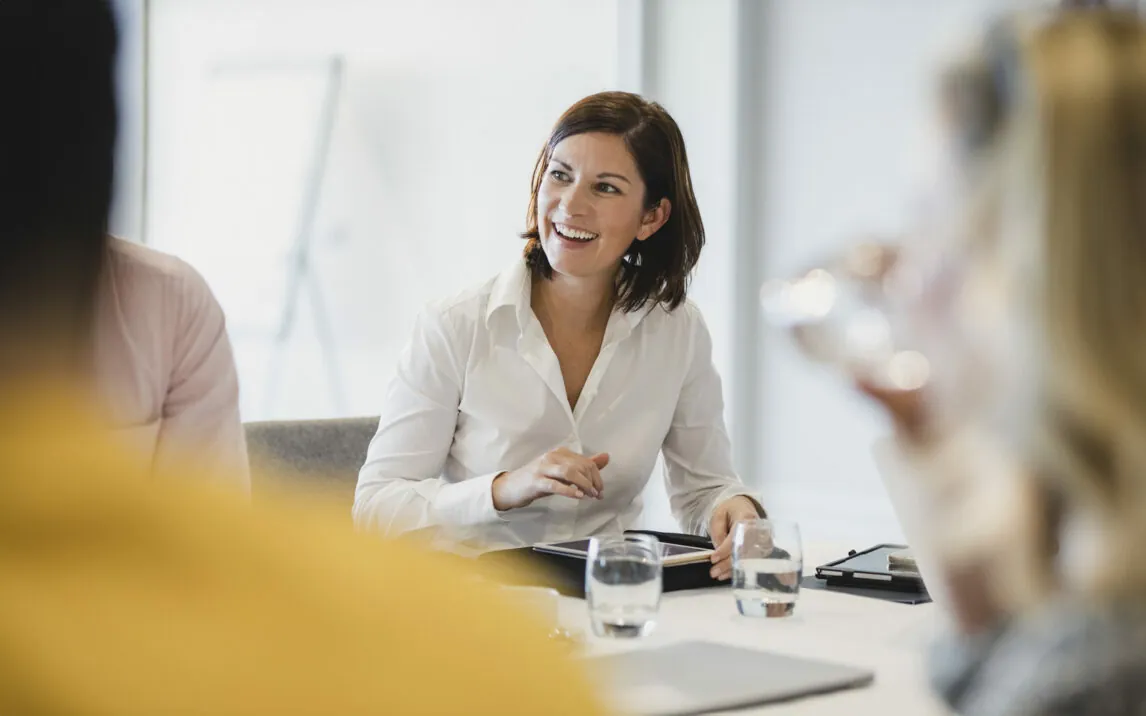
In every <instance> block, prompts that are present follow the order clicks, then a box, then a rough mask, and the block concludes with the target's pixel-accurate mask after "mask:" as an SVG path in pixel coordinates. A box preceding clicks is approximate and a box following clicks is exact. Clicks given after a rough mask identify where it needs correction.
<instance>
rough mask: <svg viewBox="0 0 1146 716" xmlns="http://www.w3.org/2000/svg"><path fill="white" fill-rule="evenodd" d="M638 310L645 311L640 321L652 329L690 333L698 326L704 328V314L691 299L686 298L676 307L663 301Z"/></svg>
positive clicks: (683, 333) (682, 333)
mask: <svg viewBox="0 0 1146 716" xmlns="http://www.w3.org/2000/svg"><path fill="white" fill-rule="evenodd" d="M639 310H642V311H645V312H646V315H645V317H644V320H643V321H642V323H645V324H647V326H648V328H650V329H653V330H658V331H670V332H673V333H679V334H681V335H691V334H692V333H694V332H695V331H696V330H697V329H698V328H705V322H704V315H703V314H702V313H701V311H700V307H699V306H697V305H696V303H694V302H693V301H692V299H687V298H686V299H685V300H684V301H682V302H681V303H680V305H679V306H677V307H676V308H671V309H670V308H668V307H667V306H665V305H664V304H663V303H657V304H655V305H653V306H652V307H651V308H649V307H646V308H642V309H639Z"/></svg>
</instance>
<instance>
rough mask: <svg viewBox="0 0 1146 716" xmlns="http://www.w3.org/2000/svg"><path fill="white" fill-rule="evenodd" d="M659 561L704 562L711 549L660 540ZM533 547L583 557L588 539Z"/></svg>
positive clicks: (671, 562) (586, 552) (710, 554)
mask: <svg viewBox="0 0 1146 716" xmlns="http://www.w3.org/2000/svg"><path fill="white" fill-rule="evenodd" d="M660 545H661V562H662V564H664V566H666V567H671V566H673V565H677V564H692V563H694V562H705V561H707V560H708V559H709V558H710V557H711V556H712V552H713V550H711V549H704V548H701V547H689V546H687V545H681V544H670V543H668V542H661V543H660ZM533 549H534V550H536V551H538V552H549V553H550V554H566V555H570V556H572V557H581V558H582V559H585V558H587V557H588V556H589V540H587V539H582V540H575V541H572V542H555V543H550V544H538V545H534V546H533Z"/></svg>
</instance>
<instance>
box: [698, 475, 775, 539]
mask: <svg viewBox="0 0 1146 716" xmlns="http://www.w3.org/2000/svg"><path fill="white" fill-rule="evenodd" d="M733 497H747V498H748V499H749V500H752V502H753V504H755V505H756V512H757V513H758V514H759V515H760V516H761V517H767V516H768V512H767V511H766V510H765V509H764V502H763V499H762V498H761V496H760V495H758V494H756V493H754V492H752V491H750V490H747V489H745V487H744V485H732V486H729V487H726V488H724V489H723V490H721V491H720V492H718V493H717V494H716V497H714V498H713V500H712V501H711V502H710V503H708V509H707V510H705V513H704V533H705V534H708V526H709V525H710V524H712V513H713V512H716V508H717V507H719V506H720V505H721V504H723V503H725V502H727V501H728V500H731V499H732V498H733Z"/></svg>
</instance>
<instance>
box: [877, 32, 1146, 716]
mask: <svg viewBox="0 0 1146 716" xmlns="http://www.w3.org/2000/svg"><path fill="white" fill-rule="evenodd" d="M942 87H943V92H942V94H943V98H944V102H943V105H942V106H943V110H944V113H943V114H944V118H945V120H946V126H947V132H946V138H947V139H948V140H949V141H950V146H951V148H952V150H953V151H952V152H951V154H950V156H951V157H952V159H953V161H952V167H951V171H950V175H949V176H948V177H947V178H948V180H949V181H948V183H947V184H945V185H944V187H945V188H944V192H946V194H947V197H946V198H947V199H949V200H950V201H951V202H952V203H953V204H955V205H956V207H957V210H956V212H955V217H956V220H957V221H956V226H957V234H958V236H959V237H960V238H961V240H957V241H954V242H951V245H950V246H948V247H947V248H948V250H950V251H951V252H952V253H951V257H956V256H957V257H958V259H955V258H951V260H949V261H948V262H947V264H946V265H947V274H946V275H947V279H948V280H946V281H945V280H943V279H942V275H943V274H942V272H941V273H940V274H938V275H937V280H935V281H933V282H932V283H931V284H930V285H929V287H928V288H926V289H925V292H926V293H925V298H926V300H924V301H923V302H921V303H920V306H925V307H927V308H928V309H929V311H930V314H929V315H930V321H931V326H932V329H934V332H935V333H936V334H939V333H942V334H944V335H946V336H947V337H948V338H949V339H950V338H951V337H954V341H950V340H949V342H948V343H947V344H946V346H947V350H936V349H935V346H931V348H932V352H931V353H930V354H929V357H931V358H935V359H938V360H935V361H933V363H934V364H935V365H936V366H937V367H941V368H945V370H937V371H936V372H935V374H934V375H933V378H932V380H931V381H930V382H928V383H927V384H925V385H924V387H923V388H921V389H920V390H918V391H913V392H897V391H894V390H888V389H886V388H880V387H876V386H875V385H865V386H864V387H865V389H866V390H867V392H868V393H869V394H870V395H872V396H873V397H875V398H877V399H878V400H880V401H881V402H882V403H883V404H884V406H885V407H886V408H888V410H889V411H890V413H891V415H892V417H893V418H894V421H895V423H896V425H897V433H898V438H897V441H896V442H897V446H896V447H897V450H896V452H897V453H898V455H897V457H898V459H899V460H901V461H902V462H903V463H906V465H907V467H908V468H909V470H908V471H907V472H906V474H904V475H902V476H901V477H900V479H901V480H904V479H906V478H912V479H910V480H907V483H908V485H909V486H910V487H912V488H913V489H914V490H915V499H916V505H917V506H918V508H919V509H920V510H921V511H922V513H923V514H921V515H918V516H917V519H918V522H919V523H920V524H922V525H925V527H926V529H925V530H924V531H923V532H924V534H923V537H924V538H925V540H924V541H925V542H926V544H925V545H922V544H921V545H919V546H920V547H921V548H922V547H925V548H926V551H927V552H929V553H930V554H931V555H932V558H933V560H934V564H933V565H931V566H932V568H933V570H934V573H935V575H936V577H937V578H938V579H937V580H936V582H935V583H934V585H931V584H929V586H933V587H934V589H935V590H936V591H937V593H938V594H941V595H943V600H942V601H943V602H944V603H945V606H947V607H949V608H950V610H951V613H952V616H953V618H954V622H955V625H956V627H957V631H958V632H959V633H958V636H955V637H954V638H952V639H951V640H949V641H947V642H945V643H943V644H940V645H939V646H938V647H937V649H936V660H935V669H934V676H935V681H936V684H937V687H938V688H939V691H940V693H941V695H942V696H943V697H944V698H945V699H946V700H947V701H948V702H949V704H950V705H951V706H952V707H953V708H954V709H955V710H956V711H958V712H960V713H964V714H975V715H976V716H994V715H996V714H997V715H1002V714H1011V715H1024V714H1025V715H1030V716H1034V715H1038V716H1048V715H1050V714H1064V715H1065V714H1102V715H1104V716H1105V715H1108V714H1110V715H1112V714H1119V715H1122V714H1126V715H1129V714H1141V713H1146V560H1144V559H1143V557H1142V548H1143V545H1146V26H1144V25H1143V23H1142V21H1141V20H1140V19H1138V18H1137V17H1136V16H1134V15H1133V14H1130V13H1122V12H1114V11H1104V10H1086V11H1083V10H1079V11H1072V12H1064V13H1061V14H1057V15H1040V16H1017V17H1014V18H1011V19H1010V20H1009V21H1008V22H1006V23H1004V24H1002V25H1000V26H998V27H996V28H995V29H994V31H992V32H990V33H988V34H987V35H986V37H985V39H984V41H983V42H982V45H981V46H980V47H978V48H977V49H976V50H975V52H973V53H972V56H971V57H970V58H968V59H966V61H964V62H962V63H960V64H958V65H956V66H954V68H953V69H952V70H951V71H950V72H949V73H948V74H947V75H946V76H945V80H944V82H943V85H942ZM954 266H961V267H962V269H961V271H957V272H956V273H957V276H958V278H956V279H955V280H950V279H952V274H951V269H952V267H954ZM936 345H939V344H936ZM947 369H949V370H947ZM913 546H915V545H913Z"/></svg>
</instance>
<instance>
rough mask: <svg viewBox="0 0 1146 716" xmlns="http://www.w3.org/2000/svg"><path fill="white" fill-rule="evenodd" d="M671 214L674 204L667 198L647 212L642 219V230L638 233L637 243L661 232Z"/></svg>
mask: <svg viewBox="0 0 1146 716" xmlns="http://www.w3.org/2000/svg"><path fill="white" fill-rule="evenodd" d="M671 214H672V202H671V201H669V200H668V199H667V198H666V199H661V200H660V201H658V202H657V205H656V206H654V207H653V208H651V209H649V210H648V211H646V212H645V215H644V217H643V218H642V219H641V228H640V229H639V230H638V231H637V241H644V240H645V239H647V238H649V237H650V236H652V235H653V234H655V233H657V232H658V231H660V228H661V227H662V226H664V225H665V222H666V221H668V220H669V216H670V215H671Z"/></svg>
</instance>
